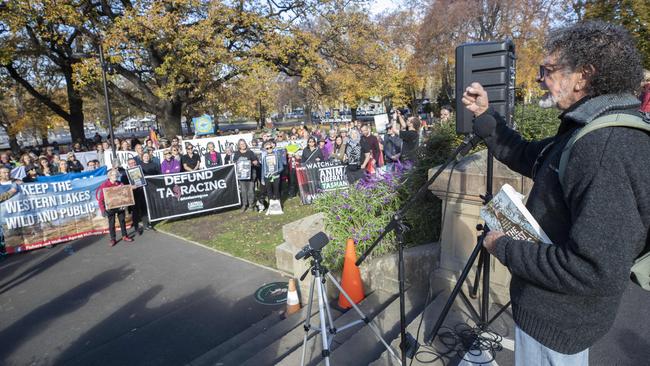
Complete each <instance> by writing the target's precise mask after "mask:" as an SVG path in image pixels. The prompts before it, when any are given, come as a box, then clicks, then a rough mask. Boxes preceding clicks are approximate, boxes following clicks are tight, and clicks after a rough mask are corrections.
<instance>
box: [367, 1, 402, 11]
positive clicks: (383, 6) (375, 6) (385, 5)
mask: <svg viewBox="0 0 650 366" xmlns="http://www.w3.org/2000/svg"><path fill="white" fill-rule="evenodd" d="M399 3H400V1H399V0H373V1H371V2H370V12H371V13H372V14H379V13H381V12H382V11H384V10H387V9H391V10H392V9H395V8H396V7H397V6H398V5H399Z"/></svg>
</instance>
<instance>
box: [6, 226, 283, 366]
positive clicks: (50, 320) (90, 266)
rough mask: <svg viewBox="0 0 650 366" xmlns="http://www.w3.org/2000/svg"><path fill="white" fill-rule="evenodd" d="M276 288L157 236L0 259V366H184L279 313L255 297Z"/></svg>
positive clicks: (221, 258)
mask: <svg viewBox="0 0 650 366" xmlns="http://www.w3.org/2000/svg"><path fill="white" fill-rule="evenodd" d="M68 248H71V249H72V250H70V249H68ZM274 281H286V279H285V278H283V277H282V276H281V275H280V274H279V273H277V272H274V271H271V270H268V269H265V268H262V267H258V266H255V265H252V264H249V263H246V262H243V261H240V260H238V259H236V258H232V257H229V256H226V255H222V254H219V253H216V252H214V251H211V250H209V249H206V248H203V247H200V246H197V245H193V244H191V243H187V242H184V241H182V240H179V239H176V238H173V237H171V236H168V235H165V234H162V233H157V232H145V234H144V235H143V236H136V237H135V242H134V243H123V242H119V243H118V244H117V245H116V246H115V247H113V248H109V247H108V239H107V237H106V236H100V237H97V236H96V237H89V238H84V239H80V240H77V241H74V242H71V243H68V244H59V245H57V246H55V247H54V248H52V249H38V250H35V251H31V252H27V253H22V254H18V255H12V256H9V257H8V258H6V259H4V260H2V261H0V364H2V365H7V366H9V365H123V366H125V365H183V364H185V363H186V362H188V361H190V360H193V359H194V358H196V357H198V356H200V355H201V354H203V353H204V352H207V351H208V350H210V349H211V348H213V347H215V346H217V345H219V344H220V343H222V342H223V341H225V340H227V339H228V338H230V337H231V336H233V335H235V334H237V333H239V332H240V331H241V330H243V329H245V328H248V327H249V326H250V325H251V324H253V323H255V322H257V321H258V320H260V319H262V318H264V317H266V316H267V315H269V314H271V313H272V312H277V311H279V310H281V306H265V305H261V304H258V303H257V302H255V300H254V298H253V296H252V295H253V293H254V292H255V290H256V289H257V288H259V287H260V286H262V285H263V284H265V283H268V282H274Z"/></svg>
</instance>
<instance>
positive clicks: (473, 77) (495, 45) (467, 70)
mask: <svg viewBox="0 0 650 366" xmlns="http://www.w3.org/2000/svg"><path fill="white" fill-rule="evenodd" d="M473 82H478V83H480V84H481V85H483V87H484V88H485V89H486V90H487V93H488V99H489V101H490V106H492V107H493V108H494V109H495V110H496V111H497V113H499V114H500V115H501V116H502V117H503V118H504V119H505V120H506V122H507V123H508V125H509V126H512V114H513V109H514V105H515V45H514V44H513V43H512V41H511V40H505V41H501V42H479V43H465V44H462V45H460V46H458V47H456V132H458V133H462V134H468V133H471V132H472V120H473V119H474V115H473V114H472V112H470V111H468V110H467V109H465V106H464V105H463V102H462V98H463V93H464V92H465V89H466V88H467V87H468V86H469V85H470V84H471V83H473Z"/></svg>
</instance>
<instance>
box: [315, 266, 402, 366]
mask: <svg viewBox="0 0 650 366" xmlns="http://www.w3.org/2000/svg"><path fill="white" fill-rule="evenodd" d="M327 276H328V277H329V279H330V281H332V283H333V284H334V286H336V288H337V289H338V290H339V291H340V292H341V293H342V294H343V296H344V297H345V298H346V299H347V300H348V302H349V303H350V305H352V308H353V309H354V310H355V311H356V312H357V314H359V316H360V317H361V319H363V321H364V322H365V323H366V324H367V325H368V327H369V328H370V330H371V331H372V332H373V333H374V334H375V336H376V337H377V339H379V341H380V342H381V343H382V344H383V345H384V348H386V350H387V351H388V353H390V354H391V356H393V357H394V358H395V359H396V360H397V361H398V363H399V365H402V360H401V359H400V357H399V356H398V355H397V353H395V351H394V350H393V348H392V347H391V346H390V345H389V344H388V343H387V342H386V341H385V340H384V338H383V337H382V336H381V331H380V330H379V328H377V326H375V324H374V323H373V322H372V320H370V319H369V318H368V317H367V316H366V314H364V313H363V311H361V309H359V307H358V306H357V304H355V303H354V300H352V298H350V295H348V293H347V292H345V290H344V289H343V287H341V285H339V283H338V282H337V281H336V278H334V276H332V274H331V273H329V272H328V273H327Z"/></svg>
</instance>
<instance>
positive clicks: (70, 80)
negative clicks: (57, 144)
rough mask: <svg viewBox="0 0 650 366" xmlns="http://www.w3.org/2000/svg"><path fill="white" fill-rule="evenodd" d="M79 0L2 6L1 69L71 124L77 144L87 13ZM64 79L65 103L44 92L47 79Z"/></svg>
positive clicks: (81, 132)
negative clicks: (77, 72)
mask: <svg viewBox="0 0 650 366" xmlns="http://www.w3.org/2000/svg"><path fill="white" fill-rule="evenodd" d="M80 5H81V2H80V1H74V0H62V1H58V0H57V1H54V0H37V1H9V2H4V3H3V4H2V6H0V27H1V30H0V31H1V32H0V37H1V38H0V40H1V42H2V44H1V46H0V65H1V66H0V67H2V68H3V69H4V70H5V71H6V73H7V74H8V75H9V76H10V77H11V78H12V79H14V80H15V81H16V82H17V83H18V84H20V85H21V86H22V87H23V88H24V89H25V90H26V91H27V92H28V93H29V94H30V95H31V96H32V97H33V98H34V99H36V100H38V101H39V102H40V103H42V104H43V105H45V106H47V107H48V108H49V109H50V110H51V111H52V112H54V113H55V114H56V115H58V116H59V117H60V118H62V119H64V120H65V121H67V123H68V127H69V129H70V133H71V136H72V139H73V140H77V139H82V138H84V130H83V121H84V115H83V99H82V96H81V93H80V92H79V90H78V89H77V88H76V87H75V83H74V75H73V68H74V65H75V64H77V63H79V62H80V61H81V60H80V58H79V57H78V56H76V55H75V52H76V51H77V50H78V49H79V48H80V47H81V42H80V39H81V32H80V31H79V30H78V28H79V27H80V26H81V25H82V24H83V22H84V17H83V14H84V13H85V10H84V8H83V6H80ZM57 76H60V77H62V79H63V80H62V81H61V83H60V84H59V86H62V87H63V88H64V90H65V99H64V100H62V101H58V100H55V99H53V98H52V96H51V94H50V93H48V91H47V90H45V89H43V88H42V86H43V80H48V79H50V78H52V77H57Z"/></svg>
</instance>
